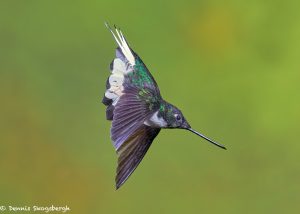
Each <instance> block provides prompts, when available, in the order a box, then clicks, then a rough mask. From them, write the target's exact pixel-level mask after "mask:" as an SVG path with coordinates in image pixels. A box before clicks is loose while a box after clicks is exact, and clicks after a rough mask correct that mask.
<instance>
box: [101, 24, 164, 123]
mask: <svg viewBox="0 0 300 214" xmlns="http://www.w3.org/2000/svg"><path fill="white" fill-rule="evenodd" d="M107 27H108V29H109V30H110V31H111V33H112V35H113V37H114V39H115V41H116V43H117V44H118V47H117V49H116V58H115V59H114V60H113V61H112V63H111V65H110V70H111V75H110V76H109V78H108V79H107V81H106V92H105V94H104V97H103V99H102V103H103V104H105V105H106V106H107V109H106V118H107V119H108V120H113V117H114V108H115V106H116V104H117V103H118V101H119V99H120V97H121V96H122V95H123V94H124V89H126V88H131V87H135V88H139V89H146V90H148V91H151V93H152V94H153V95H155V96H156V97H160V92H159V88H158V86H157V83H156V82H155V80H154V78H153V76H152V75H151V73H150V72H149V70H148V69H147V67H146V66H145V64H144V63H143V61H142V60H141V59H140V57H139V56H138V55H137V54H136V53H134V51H133V50H132V49H131V48H130V47H129V45H128V43H127V41H126V39H125V37H124V35H123V34H122V32H121V31H120V30H118V29H115V32H114V31H113V30H112V29H111V28H110V27H109V26H108V25H107Z"/></svg>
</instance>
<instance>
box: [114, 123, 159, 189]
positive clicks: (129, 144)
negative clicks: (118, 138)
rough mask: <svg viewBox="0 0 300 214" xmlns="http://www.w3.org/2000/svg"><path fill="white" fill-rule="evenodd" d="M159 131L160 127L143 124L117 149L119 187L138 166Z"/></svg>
mask: <svg viewBox="0 0 300 214" xmlns="http://www.w3.org/2000/svg"><path fill="white" fill-rule="evenodd" d="M159 131H160V129H159V128H151V127H149V126H145V125H141V126H139V127H138V128H137V129H136V131H135V132H134V133H132V135H131V136H130V137H129V138H128V139H127V140H126V141H125V142H124V143H123V144H122V146H121V147H119V148H118V149H117V154H118V156H119V158H118V168H117V175H116V188H117V189H118V188H120V186H121V185H122V184H124V182H125V181H126V180H127V179H128V178H129V176H130V175H131V174H132V173H133V172H134V170H135V169H136V168H137V166H138V165H139V163H140V162H141V161H142V159H143V157H144V156H145V154H146V152H147V151H148V149H149V147H150V146H151V144H152V141H153V140H154V138H155V137H156V136H157V135H158V133H159Z"/></svg>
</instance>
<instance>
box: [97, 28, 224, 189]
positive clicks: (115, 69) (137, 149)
mask: <svg viewBox="0 0 300 214" xmlns="http://www.w3.org/2000/svg"><path fill="white" fill-rule="evenodd" d="M106 25H107V24H106ZM107 27H108V29H109V30H110V31H111V33H112V35H113V37H114V38H115V40H116V42H117V44H118V47H117V49H116V58H115V59H114V60H113V62H112V63H111V64H110V70H111V75H110V76H109V78H108V79H107V81H106V92H105V94H104V97H103V99H102V103H103V104H104V105H106V106H107V108H106V118H107V120H111V121H112V126H111V139H112V141H113V145H114V147H115V149H116V152H117V155H118V168H117V176H116V188H117V189H118V188H119V187H120V186H121V185H122V184H123V183H124V182H125V181H126V180H127V179H128V177H129V176H130V175H131V174H132V173H133V171H134V170H135V169H136V167H137V166H138V164H139V163H140V162H141V160H142V159H143V157H144V156H145V154H146V152H147V151H148V149H149V147H150V145H151V144H152V142H153V140H154V138H155V137H156V136H157V135H158V133H159V132H160V130H161V129H162V128H180V129H186V130H189V131H191V132H193V133H195V134H197V135H199V136H200V137H202V138H204V139H206V140H208V141H209V142H211V143H213V144H214V145H217V146H219V147H221V148H223V149H225V147H224V146H222V145H221V144H218V143H216V142H214V141H212V140H210V139H209V138H207V137H205V136H204V135H202V134H200V133H198V132H196V131H194V130H193V129H192V128H191V126H190V125H189V123H188V122H187V121H186V119H185V118H184V116H183V114H182V112H181V111H180V110H179V109H178V108H177V107H175V106H174V105H172V104H170V103H168V102H167V101H165V100H164V99H163V98H162V97H161V95H160V91H159V88H158V85H157V83H156V81H155V80H154V78H153V76H152V75H151V73H150V72H149V70H148V69H147V67H146V65H145V64H144V63H143V61H142V60H141V59H140V57H139V56H138V55H137V54H136V53H135V52H134V51H133V50H132V49H131V48H130V47H129V45H128V43H127V41H126V39H125V38H124V36H123V34H122V32H121V31H120V30H118V29H115V33H114V32H113V30H112V29H111V28H110V27H109V26H108V25H107Z"/></svg>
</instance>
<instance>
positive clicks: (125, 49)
mask: <svg viewBox="0 0 300 214" xmlns="http://www.w3.org/2000/svg"><path fill="white" fill-rule="evenodd" d="M105 25H106V27H107V28H108V29H109V31H110V32H111V34H112V35H113V37H114V39H115V41H116V43H117V44H118V46H119V47H120V48H121V51H122V53H123V54H124V56H125V57H126V59H127V60H128V62H129V63H130V64H131V65H132V66H134V65H135V58H134V56H133V54H132V52H131V50H130V48H129V46H128V43H127V42H126V39H125V37H124V35H123V33H122V32H121V30H120V29H117V28H116V26H115V32H116V34H115V33H114V32H113V30H112V29H111V27H110V26H109V25H108V24H107V23H105Z"/></svg>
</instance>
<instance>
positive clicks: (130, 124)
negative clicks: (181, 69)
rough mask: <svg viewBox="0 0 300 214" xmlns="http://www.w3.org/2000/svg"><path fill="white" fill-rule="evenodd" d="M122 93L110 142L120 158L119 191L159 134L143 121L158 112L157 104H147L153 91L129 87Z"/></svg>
mask: <svg viewBox="0 0 300 214" xmlns="http://www.w3.org/2000/svg"><path fill="white" fill-rule="evenodd" d="M123 92H124V93H123V95H122V96H121V97H120V98H119V101H118V103H117V104H116V106H115V109H114V117H113V121H112V127H111V139H112V141H113V144H114V146H115V148H116V151H117V154H118V157H119V158H118V168H117V176H116V185H117V188H119V187H120V186H121V185H122V184H123V183H124V182H125V181H126V180H127V178H128V177H129V176H130V175H131V173H132V172H133V171H134V170H135V169H136V167H137V166H138V164H139V163H140V161H141V160H142V158H143V157H144V155H145V154H146V152H147V150H148V148H149V147H150V145H151V143H152V141H153V139H154V138H155V137H156V136H157V134H158V133H159V131H160V129H159V128H151V127H149V126H146V125H144V121H145V120H146V119H148V118H149V117H150V116H151V115H152V114H153V111H156V110H157V109H158V104H157V103H155V100H149V99H148V100H145V99H144V97H143V96H146V97H152V95H151V91H149V90H146V89H144V90H142V91H141V90H140V89H139V88H136V87H128V88H125V89H124V91H123ZM140 92H142V93H140ZM152 98H153V97H152ZM153 99H155V98H153Z"/></svg>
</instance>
